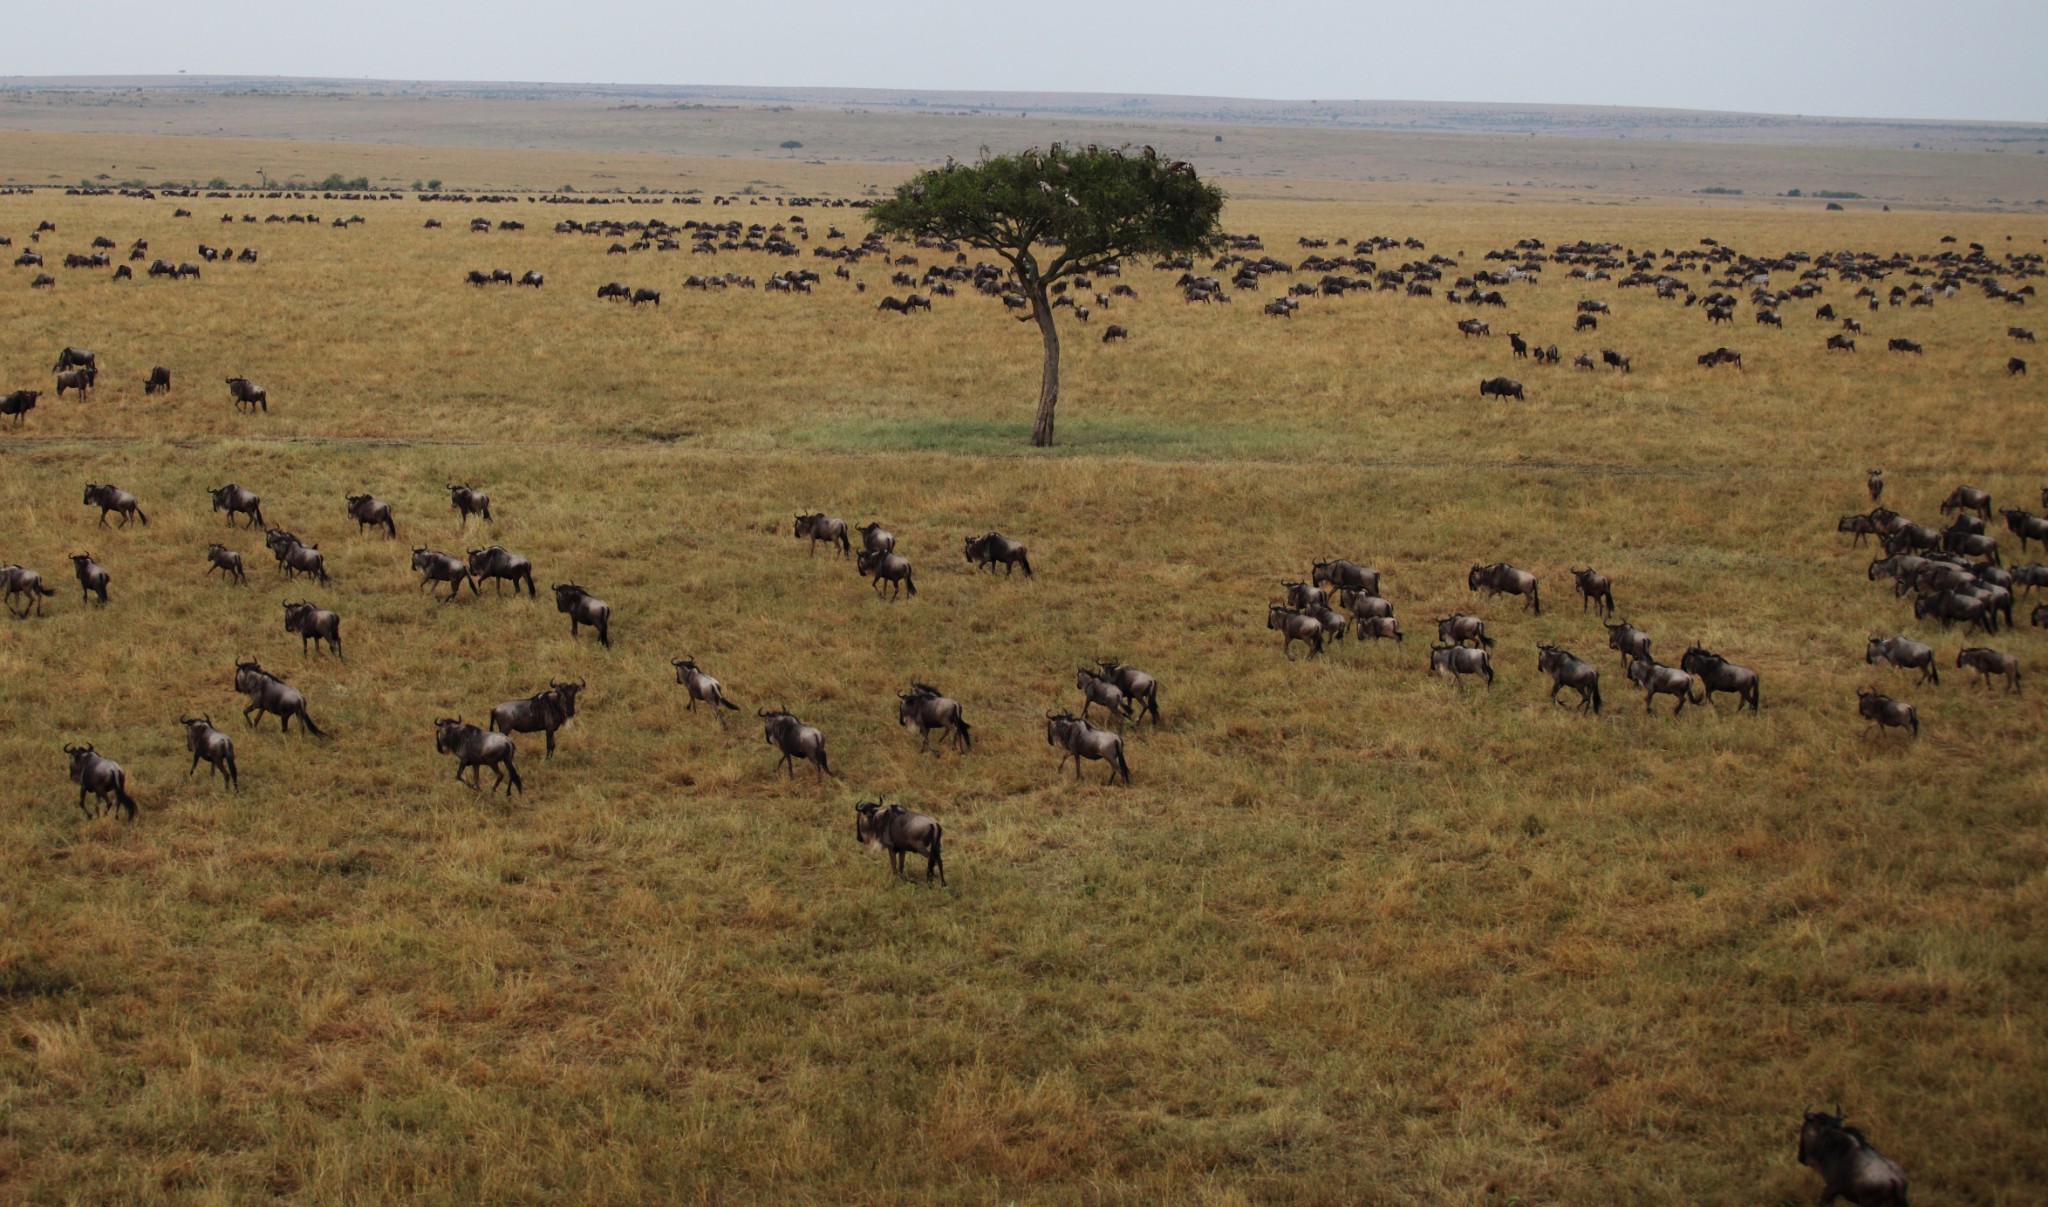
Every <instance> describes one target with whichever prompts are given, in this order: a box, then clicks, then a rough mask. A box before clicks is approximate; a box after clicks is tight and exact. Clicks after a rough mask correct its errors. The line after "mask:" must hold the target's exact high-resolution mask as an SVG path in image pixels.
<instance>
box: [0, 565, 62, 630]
mask: <svg viewBox="0 0 2048 1207" xmlns="http://www.w3.org/2000/svg"><path fill="white" fill-rule="evenodd" d="M0 589H4V590H0V598H4V599H5V600H6V603H7V610H8V611H9V612H14V618H15V619H16V620H23V619H26V618H27V617H28V614H29V613H30V612H31V611H33V612H34V613H35V614H36V615H38V616H41V615H42V614H43V599H44V598H45V597H47V596H54V595H55V594H57V593H56V592H55V591H52V590H51V589H50V588H48V587H46V586H44V585H43V576H42V575H40V574H37V573H36V572H35V571H33V570H30V569H28V568H27V567H25V566H16V565H6V566H0ZM17 595H26V596H28V602H27V603H25V604H23V605H21V611H19V612H15V611H14V597H15V596H17Z"/></svg>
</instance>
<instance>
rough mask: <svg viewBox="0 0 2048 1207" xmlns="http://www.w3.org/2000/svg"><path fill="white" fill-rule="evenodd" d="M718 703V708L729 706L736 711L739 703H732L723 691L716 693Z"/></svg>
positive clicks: (738, 708)
mask: <svg viewBox="0 0 2048 1207" xmlns="http://www.w3.org/2000/svg"><path fill="white" fill-rule="evenodd" d="M718 705H719V707H720V708H730V709H732V710H733V711H734V712H738V711H739V710H740V706H739V705H737V704H734V703H733V702H732V701H730V700H728V699H726V698H725V693H724V692H720V693H718Z"/></svg>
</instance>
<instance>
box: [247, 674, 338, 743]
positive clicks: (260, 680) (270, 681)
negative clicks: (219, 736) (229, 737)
mask: <svg viewBox="0 0 2048 1207" xmlns="http://www.w3.org/2000/svg"><path fill="white" fill-rule="evenodd" d="M235 690H236V691H238V692H241V693H242V694H243V695H245V696H247V697H248V698H249V707H247V708H245V709H243V710H242V719H243V720H245V721H247V722H249V724H250V725H252V726H253V725H256V724H257V723H259V722H260V721H261V720H262V719H263V718H262V716H261V715H260V714H262V713H274V714H276V716H277V718H278V727H279V728H280V729H282V730H283V731H284V732H285V733H290V732H291V731H292V718H293V717H297V718H298V719H299V728H300V730H302V731H303V732H305V733H309V734H312V735H313V736H314V737H316V738H324V737H326V736H327V735H326V734H325V733H322V732H321V730H320V727H319V726H318V725H315V724H313V717H312V715H311V714H310V713H308V712H307V711H306V697H305V694H304V693H303V692H301V691H299V689H298V688H296V687H293V686H291V685H290V684H288V683H286V682H285V681H284V676H282V675H274V674H272V673H271V672H269V671H266V670H264V669H263V668H262V667H261V666H258V665H257V664H256V663H254V662H237V663H235Z"/></svg>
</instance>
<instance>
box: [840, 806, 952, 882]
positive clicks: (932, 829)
mask: <svg viewBox="0 0 2048 1207" xmlns="http://www.w3.org/2000/svg"><path fill="white" fill-rule="evenodd" d="M943 834H944V831H943V830H942V829H941V828H940V826H939V823H938V822H937V821H935V820H933V819H932V818H930V817H927V816H925V815H924V814H922V813H913V812H911V811H910V810H908V809H906V808H904V807H903V806H902V805H890V806H889V807H887V808H883V807H882V802H881V801H879V800H876V801H862V802H861V803H860V804H858V805H855V806H854V814H853V840H854V841H855V842H857V843H860V844H862V845H863V846H865V847H867V848H868V849H869V850H871V851H878V852H881V853H883V854H886V855H888V856H889V870H890V871H891V872H894V873H895V874H896V875H897V876H898V877H899V878H902V879H906V880H907V879H909V874H908V873H907V872H905V871H904V868H903V862H904V857H905V856H907V855H913V854H914V855H922V856H924V882H925V883H926V884H930V883H931V882H932V874H933V873H934V872H936V873H937V874H938V877H939V887H940V888H944V887H946V861H945V859H944V858H943V857H942V855H941V854H940V851H939V846H940V839H941V838H942V836H943Z"/></svg>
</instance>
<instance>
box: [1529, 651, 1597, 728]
mask: <svg viewBox="0 0 2048 1207" xmlns="http://www.w3.org/2000/svg"><path fill="white" fill-rule="evenodd" d="M1536 669H1537V670H1539V671H1542V672H1543V673H1544V674H1546V675H1549V676H1550V700H1551V702H1552V703H1553V704H1562V703H1563V701H1561V700H1559V699H1558V698H1557V693H1558V690H1559V689H1560V688H1566V687H1569V688H1571V689H1572V690H1573V691H1575V692H1577V693H1579V711H1580V712H1586V711H1587V710H1589V709H1590V710H1591V711H1592V713H1593V715H1595V716H1598V715H1599V714H1600V670H1599V668H1598V667H1595V666H1594V665H1593V664H1592V663H1590V662H1587V661H1586V660H1585V659H1583V658H1580V657H1579V656H1578V655H1577V654H1574V653H1572V652H1571V651H1570V650H1567V649H1564V648H1562V647H1559V646H1554V645H1539V646H1537V647H1536Z"/></svg>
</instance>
